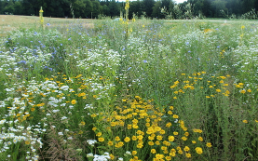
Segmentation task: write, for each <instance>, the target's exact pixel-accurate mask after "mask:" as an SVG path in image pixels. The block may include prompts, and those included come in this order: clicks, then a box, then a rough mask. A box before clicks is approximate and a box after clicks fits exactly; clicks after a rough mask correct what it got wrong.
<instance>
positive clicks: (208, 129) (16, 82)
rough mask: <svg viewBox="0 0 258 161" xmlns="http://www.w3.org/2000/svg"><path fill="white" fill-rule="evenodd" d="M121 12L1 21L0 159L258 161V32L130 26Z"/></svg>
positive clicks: (136, 21)
mask: <svg viewBox="0 0 258 161" xmlns="http://www.w3.org/2000/svg"><path fill="white" fill-rule="evenodd" d="M127 3H128V6H126V5H125V10H126V14H125V15H127V16H125V18H123V17H120V18H117V19H110V18H104V19H98V20H87V19H51V18H44V17H43V16H42V17H41V18H39V17H22V16H11V15H9V16H3V15H0V17H1V19H2V20H1V22H0V23H1V24H0V27H1V31H0V36H1V37H0V41H1V43H0V158H1V160H3V161H41V160H42V161H68V160H69V161H111V160H112V161H113V160H114V161H170V160H171V161H191V160H192V161H218V160H221V161H251V160H258V149H257V147H258V137H257V135H258V133H257V131H258V103H257V102H258V63H257V62H258V31H257V30H258V22H257V21H252V20H208V19H202V20H200V19H192V20H151V19H147V18H144V17H141V18H138V17H137V16H135V15H134V16H133V17H132V19H130V20H129V18H128V12H129V11H128V9H129V2H127ZM126 7H128V8H126ZM8 20H12V21H8ZM26 22H28V23H26Z"/></svg>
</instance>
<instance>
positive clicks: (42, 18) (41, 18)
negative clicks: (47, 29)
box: [39, 6, 44, 29]
mask: <svg viewBox="0 0 258 161" xmlns="http://www.w3.org/2000/svg"><path fill="white" fill-rule="evenodd" d="M43 12H44V11H43V9H42V6H41V7H40V10H39V20H40V26H41V28H42V29H43V27H44V17H43Z"/></svg>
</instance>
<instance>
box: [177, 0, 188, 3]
mask: <svg viewBox="0 0 258 161" xmlns="http://www.w3.org/2000/svg"><path fill="white" fill-rule="evenodd" d="M174 1H175V2H176V3H183V2H184V1H186V0H174Z"/></svg>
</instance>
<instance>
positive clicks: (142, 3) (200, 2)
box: [0, 0, 258, 18]
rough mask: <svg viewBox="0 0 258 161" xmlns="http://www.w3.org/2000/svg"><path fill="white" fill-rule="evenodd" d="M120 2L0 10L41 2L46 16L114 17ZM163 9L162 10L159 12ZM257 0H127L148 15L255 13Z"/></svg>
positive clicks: (73, 1)
mask: <svg viewBox="0 0 258 161" xmlns="http://www.w3.org/2000/svg"><path fill="white" fill-rule="evenodd" d="M124 5H125V3H124V2H119V1H115V0H105V1H103V0H102V1H99V0H58V1H53V0H1V1H0V14H15V15H38V14H39V9H40V7H41V6H42V7H43V10H44V16H47V17H50V16H51V17H77V18H79V17H81V18H97V17H98V15H104V16H110V17H115V16H119V15H120V11H122V12H123V11H124ZM161 10H163V11H164V12H161ZM257 10H258V0H187V1H186V2H184V3H181V4H176V3H175V1H173V0H156V1H155V0H137V1H132V2H130V9H129V16H130V18H131V17H132V15H133V13H134V14H135V15H137V16H142V15H144V16H146V17H149V18H165V16H168V15H170V16H171V18H189V15H191V16H199V15H203V16H205V17H215V18H228V17H231V16H234V17H240V16H241V15H243V14H244V13H247V12H250V11H252V13H253V14H256V15H257Z"/></svg>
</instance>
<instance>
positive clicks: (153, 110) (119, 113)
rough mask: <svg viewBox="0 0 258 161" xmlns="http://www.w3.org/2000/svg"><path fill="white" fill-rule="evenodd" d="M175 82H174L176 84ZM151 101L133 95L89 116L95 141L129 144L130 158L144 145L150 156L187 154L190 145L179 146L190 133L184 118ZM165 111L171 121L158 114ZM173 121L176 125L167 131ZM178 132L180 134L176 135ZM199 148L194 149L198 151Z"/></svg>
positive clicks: (168, 157)
mask: <svg viewBox="0 0 258 161" xmlns="http://www.w3.org/2000/svg"><path fill="white" fill-rule="evenodd" d="M178 83H179V82H175V84H176V85H177V84H178ZM151 102H152V101H151V100H148V101H144V100H143V99H142V98H141V97H139V96H135V98H134V99H133V100H131V99H130V98H123V99H122V101H121V103H122V107H119V106H116V107H115V109H116V110H114V111H112V112H111V113H110V114H108V113H102V114H101V116H99V118H102V120H98V119H97V118H94V117H93V119H95V121H96V122H98V123H96V124H95V127H94V129H93V131H94V132H95V133H96V136H97V137H98V140H99V142H101V143H102V144H103V146H105V147H109V148H108V149H120V150H122V149H121V148H122V147H128V146H129V147H131V149H132V151H131V153H132V158H131V159H130V161H139V160H140V159H139V158H140V157H141V156H137V154H140V153H141V152H142V151H146V149H149V150H150V151H149V152H150V153H151V154H153V155H152V156H151V157H152V158H153V160H172V158H173V157H176V155H177V154H180V155H184V156H185V157H186V158H191V156H192V155H191V149H190V147H189V146H183V147H180V146H181V145H184V144H187V142H186V141H187V140H188V139H189V137H190V136H191V135H190V132H188V131H187V130H188V128H187V127H186V124H185V122H184V121H183V120H178V119H179V116H178V115H176V114H174V113H173V110H174V107H173V106H169V107H168V108H166V109H163V110H161V109H160V108H159V107H155V106H154V105H152V104H151ZM128 105H129V106H128ZM166 114H168V115H169V116H170V118H171V119H174V120H175V121H174V122H175V123H172V122H171V121H165V120H164V119H163V118H162V116H164V115H166ZM99 121H101V123H100V122H99ZM173 124H175V125H176V126H175V125H174V126H175V127H179V128H180V129H177V130H178V131H171V129H172V128H171V127H173ZM100 132H101V135H100ZM194 132H199V133H202V130H201V129H194ZM110 134H112V135H110ZM116 134H118V135H116ZM179 134H181V135H182V136H181V137H180V136H179ZM102 137H103V138H102ZM182 141H183V142H182ZM178 143H180V144H178ZM172 144H175V145H177V144H178V146H177V148H176V149H175V148H174V146H172ZM191 146H193V144H192V145H191ZM123 149H125V148H123ZM193 150H194V148H193ZM199 151H200V150H199ZM199 151H198V153H200V152H199ZM118 152H119V151H118V150H114V151H113V150H112V151H111V153H112V156H117V157H118V155H119V154H118ZM157 152H159V153H157ZM154 154H155V155H154Z"/></svg>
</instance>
